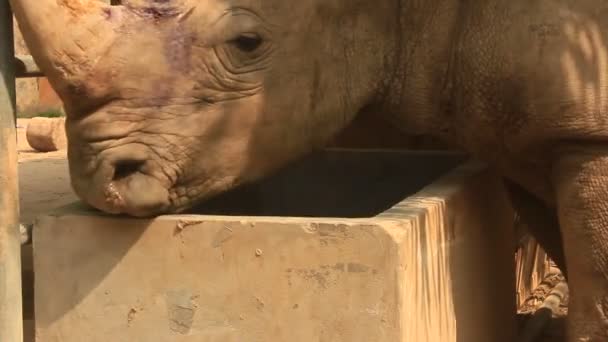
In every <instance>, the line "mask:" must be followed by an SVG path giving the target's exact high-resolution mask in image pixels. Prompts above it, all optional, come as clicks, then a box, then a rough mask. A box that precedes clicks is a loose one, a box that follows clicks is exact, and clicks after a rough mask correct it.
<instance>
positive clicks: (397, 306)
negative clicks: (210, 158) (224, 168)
mask: <svg viewBox="0 0 608 342" xmlns="http://www.w3.org/2000/svg"><path fill="white" fill-rule="evenodd" d="M512 222H513V212H512V209H511V207H510V206H509V204H508V201H507V197H506V195H505V193H504V192H503V188H502V184H501V180H500V178H498V177H497V176H495V175H494V174H493V173H491V172H489V171H487V170H486V169H485V167H484V166H482V165H479V164H476V163H473V162H468V161H465V160H464V159H463V157H462V156H459V155H455V154H449V153H422V152H402V151H355V150H327V151H323V152H319V153H317V154H314V155H312V156H310V157H308V158H306V159H305V160H302V161H300V162H298V163H295V164H293V165H291V166H290V167H288V168H286V169H284V170H282V171H281V172H279V173H277V174H276V175H274V176H273V177H270V178H268V179H266V180H264V181H262V182H259V183H256V184H252V185H250V186H246V187H243V188H240V189H237V190H235V191H233V192H231V193H227V194H225V195H223V196H220V197H218V198H216V199H214V200H212V201H210V202H208V203H206V204H205V205H204V206H201V207H199V208H197V209H196V210H195V211H193V212H192V213H188V214H183V215H167V216H161V217H158V218H155V219H135V218H125V217H113V216H109V215H104V214H101V213H99V212H96V211H93V210H90V209H87V208H85V207H83V206H82V205H81V204H79V203H76V204H74V205H70V206H67V207H64V208H59V209H58V210H56V211H55V212H53V213H50V214H48V215H45V216H43V217H40V218H39V219H38V221H37V223H36V225H35V227H34V233H33V234H34V235H33V243H34V269H35V319H36V336H37V341H43V342H58V341H61V342H82V341H87V342H97V341H99V342H101V341H104V342H105V341H117V342H122V341H125V342H127V341H129V342H131V341H147V342H149V341H159V342H160V341H162V342H166V341H184V342H186V341H187V342H190V341H192V342H194V341H196V342H200V341H222V342H224V341H226V342H229V341H230V342H232V341H234V342H241V341H267V342H299V341H302V342H309V341H344V342H347V341H348V342H359V341H360V342H370V341H382V342H398V341H399V342H404V341H409V342H487V341H492V342H502V341H505V342H506V341H509V342H510V341H513V338H514V336H513V334H512V333H513V332H514V331H515V295H514V293H515V291H514V284H515V280H514V274H515V272H514V258H513V252H514V245H515V244H514V240H513V225H512Z"/></svg>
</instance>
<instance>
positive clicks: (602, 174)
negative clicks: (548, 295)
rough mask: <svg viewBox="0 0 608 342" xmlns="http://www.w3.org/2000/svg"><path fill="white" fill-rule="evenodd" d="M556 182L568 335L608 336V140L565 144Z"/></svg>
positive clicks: (587, 338)
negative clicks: (595, 143)
mask: <svg viewBox="0 0 608 342" xmlns="http://www.w3.org/2000/svg"><path fill="white" fill-rule="evenodd" d="M552 182H553V185H554V189H555V194H556V200H557V208H558V215H559V221H560V228H561V230H562V236H563V240H564V252H565V255H566V263H567V264H568V270H569V276H570V277H569V279H568V282H569V284H570V289H571V297H570V302H569V309H568V323H567V324H568V329H567V330H568V341H570V342H575V341H576V342H581V341H588V342H591V341H594V342H595V341H608V146H600V147H595V146H589V145H588V146H582V145H580V144H579V145H576V146H567V147H564V148H560V149H559V151H558V154H557V155H556V158H555V160H554V164H553V174H552Z"/></svg>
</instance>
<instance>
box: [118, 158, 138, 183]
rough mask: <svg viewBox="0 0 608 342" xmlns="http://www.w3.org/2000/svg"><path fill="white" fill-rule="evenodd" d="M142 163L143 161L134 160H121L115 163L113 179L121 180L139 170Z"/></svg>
mask: <svg viewBox="0 0 608 342" xmlns="http://www.w3.org/2000/svg"><path fill="white" fill-rule="evenodd" d="M143 164H144V162H142V161H136V160H123V161H120V162H118V163H116V167H115V169H114V178H113V180H115V181H117V180H121V179H124V178H127V177H129V176H130V175H132V174H134V173H136V172H139V171H140V169H141V167H142V166H143Z"/></svg>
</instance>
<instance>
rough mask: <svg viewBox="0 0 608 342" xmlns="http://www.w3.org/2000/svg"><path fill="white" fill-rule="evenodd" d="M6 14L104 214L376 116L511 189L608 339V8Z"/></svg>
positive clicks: (165, 6)
mask: <svg viewBox="0 0 608 342" xmlns="http://www.w3.org/2000/svg"><path fill="white" fill-rule="evenodd" d="M11 4H12V5H13V9H14V11H15V13H16V16H17V18H18V21H19V24H20V26H21V28H22V30H23V32H24V35H25V38H26V42H27V43H28V45H29V46H30V48H31V51H32V54H33V55H34V57H35V58H36V60H37V62H38V63H39V64H40V65H41V67H42V68H43V70H44V71H45V72H46V73H47V75H48V76H49V78H50V81H51V83H52V84H53V86H54V87H55V89H56V90H57V91H58V93H59V94H60V96H61V97H62V99H63V100H64V102H65V104H66V109H67V112H68V119H67V129H68V136H69V137H68V139H69V162H70V172H71V177H72V182H73V186H74V189H75V191H76V193H77V194H78V195H79V196H80V197H81V198H82V199H83V200H85V201H86V202H88V203H90V204H91V205H93V206H95V207H97V208H99V209H101V210H104V211H106V212H110V213H127V214H130V215H134V216H150V215H156V214H160V213H169V212H178V211H181V210H183V209H185V208H188V207H189V206H191V205H192V204H193V203H195V202H196V201H200V200H203V199H206V198H209V197H210V196H213V195H216V194H218V193H220V192H223V191H225V190H227V189H230V188H233V187H234V186H236V185H238V184H242V183H245V182H250V181H253V180H256V179H258V178H259V177H261V176H263V175H266V174H268V173H269V172H271V171H273V170H276V169H277V168H279V167H281V166H284V165H286V164H287V163H288V162H290V161H292V160H294V159H297V158H299V157H300V156H302V155H303V154H304V153H306V152H308V151H310V150H311V149H313V148H316V147H320V146H323V144H324V143H326V142H327V141H328V139H330V138H331V137H332V136H334V135H335V134H336V133H337V132H338V131H339V130H341V129H342V128H343V127H345V126H346V125H347V123H349V122H350V121H351V120H352V119H353V118H354V117H355V115H356V114H357V113H358V112H359V111H360V110H361V109H362V108H363V107H366V106H367V107H372V108H374V109H375V111H376V112H377V113H379V114H378V115H379V116H380V115H382V116H384V117H385V118H388V119H389V120H391V121H392V122H393V123H395V124H396V125H397V126H398V127H401V128H402V129H403V130H404V131H406V132H412V133H416V134H429V135H433V136H437V137H439V138H441V139H443V140H445V141H446V142H448V143H450V144H452V145H453V146H456V147H458V148H461V149H463V150H465V151H468V152H470V153H471V154H473V155H475V156H477V157H479V158H481V159H482V160H484V161H486V162H488V163H489V165H491V166H493V167H494V168H495V169H496V170H497V171H498V172H500V173H501V174H502V175H504V176H505V178H506V179H508V184H509V185H508V188H509V189H510V190H511V192H512V194H513V200H514V201H513V203H514V204H515V206H516V207H517V208H518V209H520V211H521V213H523V214H522V215H523V216H524V219H527V220H528V221H529V222H534V224H532V225H531V226H532V227H533V228H535V234H536V236H537V238H539V240H540V241H541V242H543V244H544V246H545V247H546V248H547V249H548V250H549V251H550V253H552V255H553V256H554V257H555V258H556V259H557V260H558V261H559V262H560V264H561V266H562V267H563V268H565V267H566V266H567V268H568V276H569V282H570V287H571V293H572V298H571V304H570V311H569V318H568V320H569V323H568V328H569V337H568V341H569V342H574V341H577V342H578V341H608V320H607V317H606V314H608V117H607V116H606V114H607V113H608V96H607V95H608V94H607V92H608V50H607V47H606V44H608V39H607V35H608V20H606V18H608V16H607V15H608V11H607V10H608V2H605V1H599V0H546V1H529V0H513V1H498V0H488V1H475V2H473V1H457V0H427V1H413V0H380V1H368V0H348V1H347V0H332V1H328V0H303V1H283V0H232V1H230V0H209V1H197V0H182V1H178V0H155V1H152V0H139V1H135V0H131V1H125V6H124V7H105V6H102V5H100V4H98V3H95V2H92V1H90V0H79V1H76V0H58V1H57V0H11ZM64 28H66V29H64ZM557 227H559V228H560V230H559V231H558V230H557ZM560 232H561V235H560ZM561 237H563V243H562V239H561ZM562 246H563V249H562Z"/></svg>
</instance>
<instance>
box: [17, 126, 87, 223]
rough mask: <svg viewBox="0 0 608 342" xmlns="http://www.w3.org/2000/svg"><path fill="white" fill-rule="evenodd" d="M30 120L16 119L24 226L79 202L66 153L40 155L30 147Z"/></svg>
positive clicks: (22, 220) (21, 208) (21, 207)
mask: <svg viewBox="0 0 608 342" xmlns="http://www.w3.org/2000/svg"><path fill="white" fill-rule="evenodd" d="M28 121H29V119H17V143H18V149H19V191H20V203H19V204H20V210H21V222H22V223H24V224H29V223H32V222H33V221H34V219H35V218H36V217H37V216H39V215H41V214H43V213H45V212H47V211H49V210H51V209H53V208H55V207H58V206H61V205H65V204H68V203H71V202H74V201H76V200H77V197H76V195H75V194H74V192H73V191H72V188H71V186H70V178H69V173H68V164H67V155H66V151H55V152H48V153H41V152H37V151H35V150H34V149H32V148H31V147H30V145H29V144H28V143H27V139H26V136H25V130H26V127H27V123H28Z"/></svg>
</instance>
